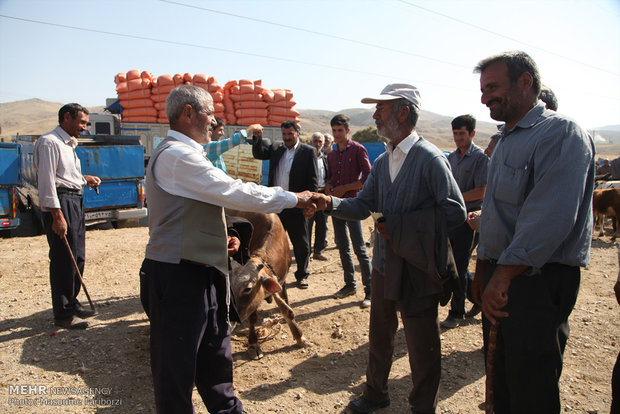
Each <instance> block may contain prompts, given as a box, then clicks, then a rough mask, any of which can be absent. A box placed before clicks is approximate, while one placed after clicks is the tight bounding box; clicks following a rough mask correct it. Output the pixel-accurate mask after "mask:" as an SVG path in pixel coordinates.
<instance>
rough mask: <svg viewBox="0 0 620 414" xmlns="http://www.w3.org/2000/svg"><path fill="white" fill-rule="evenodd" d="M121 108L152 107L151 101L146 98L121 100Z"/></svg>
mask: <svg viewBox="0 0 620 414" xmlns="http://www.w3.org/2000/svg"><path fill="white" fill-rule="evenodd" d="M120 104H121V106H122V107H123V109H128V108H148V107H153V101H152V100H150V99H148V98H140V99H129V100H121V102H120Z"/></svg>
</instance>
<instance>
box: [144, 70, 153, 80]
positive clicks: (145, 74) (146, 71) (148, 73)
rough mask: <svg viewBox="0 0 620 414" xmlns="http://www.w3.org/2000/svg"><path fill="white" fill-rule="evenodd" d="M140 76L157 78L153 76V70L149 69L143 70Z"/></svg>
mask: <svg viewBox="0 0 620 414" xmlns="http://www.w3.org/2000/svg"><path fill="white" fill-rule="evenodd" d="M140 77H141V78H142V79H148V80H150V81H152V80H153V79H155V78H154V77H153V74H152V73H151V72H149V71H148V70H143V71H142V73H140Z"/></svg>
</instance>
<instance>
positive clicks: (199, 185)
mask: <svg viewBox="0 0 620 414" xmlns="http://www.w3.org/2000/svg"><path fill="white" fill-rule="evenodd" d="M168 136H170V137H172V138H174V139H176V140H178V141H180V142H181V143H182V144H178V145H173V146H171V147H170V148H168V149H166V151H163V152H162V153H161V154H160V155H159V157H158V158H157V162H156V163H155V166H154V171H153V173H154V174H155V176H156V177H157V184H158V185H159V186H160V187H161V188H162V189H163V190H164V191H166V192H167V193H170V194H173V195H177V196H180V197H184V198H191V199H193V200H198V201H202V202H205V203H210V204H214V205H218V206H222V207H224V208H231V209H234V210H242V211H257V212H261V213H278V212H280V211H282V210H283V209H285V208H292V207H295V206H296V205H297V196H296V195H295V194H293V193H291V192H288V191H284V190H282V188H279V187H263V186H261V185H256V184H254V183H250V182H248V183H246V182H243V181H241V180H238V179H237V180H235V179H233V178H231V177H229V176H228V175H226V173H225V172H224V171H222V170H220V169H219V168H217V167H214V166H213V164H212V163H211V161H209V160H208V159H206V158H205V156H204V149H203V147H202V145H200V144H199V143H197V142H196V141H194V140H193V139H191V138H189V137H188V136H186V135H184V134H182V133H180V132H178V131H174V130H170V131H168ZM147 198H148V194H147Z"/></svg>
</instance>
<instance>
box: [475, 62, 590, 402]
mask: <svg viewBox="0 0 620 414" xmlns="http://www.w3.org/2000/svg"><path fill="white" fill-rule="evenodd" d="M475 72H478V73H480V88H481V91H482V98H481V101H482V103H483V104H484V105H486V106H487V107H488V108H489V110H490V112H491V118H493V119H495V120H497V121H504V122H505V123H506V124H505V125H504V127H503V128H502V132H503V134H502V137H501V138H500V139H499V142H498V143H497V146H496V148H495V151H494V152H493V157H492V158H491V162H490V164H489V176H488V183H487V190H486V194H485V197H484V203H483V206H482V217H481V229H480V245H479V246H478V261H477V263H476V275H475V279H474V284H473V287H472V294H473V297H474V299H476V301H477V302H479V303H481V305H482V310H483V312H484V316H485V318H484V319H483V330H484V333H485V344H486V343H487V340H488V332H489V329H490V325H491V324H494V325H496V329H497V344H496V352H495V383H494V406H495V412H496V413H559V412H560V397H559V385H558V381H559V379H560V373H561V371H562V355H563V352H564V347H565V345H566V341H567V339H568V316H569V315H570V313H571V312H572V310H573V307H574V305H575V301H576V299H577V292H578V290H579V281H580V266H585V265H587V264H588V262H589V260H590V241H591V236H592V192H593V187H594V144H593V142H592V139H591V137H590V136H589V135H588V133H587V132H586V131H585V130H584V129H582V128H581V127H579V125H577V124H576V123H575V122H574V121H573V120H571V119H569V118H567V117H565V116H563V115H559V114H557V113H556V112H553V111H549V110H547V109H545V106H544V104H543V103H542V102H538V96H539V92H540V87H541V82H540V75H539V72H538V68H537V66H536V63H535V62H534V61H533V60H532V58H531V57H530V56H528V55H527V54H526V53H524V52H506V53H502V54H500V55H497V56H492V57H489V58H487V59H484V60H482V61H481V62H480V63H479V64H478V65H477V66H476V68H475ZM484 284H486V285H485V286H484V288H483V285H484ZM485 348H486V346H485Z"/></svg>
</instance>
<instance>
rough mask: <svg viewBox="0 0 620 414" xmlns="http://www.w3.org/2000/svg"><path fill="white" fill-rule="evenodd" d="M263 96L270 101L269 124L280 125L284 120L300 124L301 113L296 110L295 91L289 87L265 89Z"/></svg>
mask: <svg viewBox="0 0 620 414" xmlns="http://www.w3.org/2000/svg"><path fill="white" fill-rule="evenodd" d="M263 97H264V99H265V101H267V102H268V104H269V106H268V109H269V117H268V123H267V124H265V125H269V126H280V125H281V124H282V122H284V121H294V122H295V123H297V124H299V115H300V113H299V112H298V111H296V110H295V104H296V103H295V101H294V100H293V93H292V92H291V91H290V90H288V89H271V90H268V89H263Z"/></svg>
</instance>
